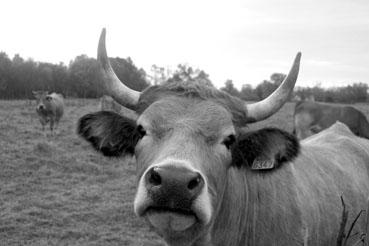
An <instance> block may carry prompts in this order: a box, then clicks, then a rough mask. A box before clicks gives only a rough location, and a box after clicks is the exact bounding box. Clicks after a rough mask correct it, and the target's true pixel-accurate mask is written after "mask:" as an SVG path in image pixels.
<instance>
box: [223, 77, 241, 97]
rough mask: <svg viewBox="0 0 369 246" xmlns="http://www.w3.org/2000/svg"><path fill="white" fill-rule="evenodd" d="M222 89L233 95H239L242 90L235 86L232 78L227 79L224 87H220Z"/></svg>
mask: <svg viewBox="0 0 369 246" xmlns="http://www.w3.org/2000/svg"><path fill="white" fill-rule="evenodd" d="M220 89H221V90H222V91H225V92H227V93H228V94H230V95H232V96H236V97H239V96H240V92H239V91H238V90H237V89H236V88H235V87H234V85H233V81H232V80H231V79H227V80H226V82H225V83H224V87H222V88H220Z"/></svg>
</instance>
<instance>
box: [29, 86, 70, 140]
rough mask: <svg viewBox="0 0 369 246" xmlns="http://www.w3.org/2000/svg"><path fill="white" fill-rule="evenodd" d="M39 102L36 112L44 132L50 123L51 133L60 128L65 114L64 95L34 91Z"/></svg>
mask: <svg viewBox="0 0 369 246" xmlns="http://www.w3.org/2000/svg"><path fill="white" fill-rule="evenodd" d="M32 93H33V95H34V97H35V98H36V100H37V106H36V112H37V115H38V117H39V119H40V122H41V125H42V131H45V126H46V125H47V123H50V131H51V133H52V134H53V131H54V130H55V129H56V128H57V127H58V125H59V121H60V119H61V117H62V116H63V114H64V99H63V95H61V94H58V93H55V92H53V93H50V94H49V93H48V92H47V91H32Z"/></svg>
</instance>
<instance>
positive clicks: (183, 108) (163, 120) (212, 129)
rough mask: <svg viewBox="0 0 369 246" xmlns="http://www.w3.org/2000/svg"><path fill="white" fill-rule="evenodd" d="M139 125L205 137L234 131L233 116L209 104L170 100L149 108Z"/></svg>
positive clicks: (143, 114) (195, 101)
mask: <svg viewBox="0 0 369 246" xmlns="http://www.w3.org/2000/svg"><path fill="white" fill-rule="evenodd" d="M137 122H138V124H142V125H143V126H150V127H151V128H154V129H159V128H163V130H165V128H170V129H173V128H176V127H178V128H181V127H188V128H192V129H193V130H194V131H196V132H197V131H201V132H202V133H203V134H205V135H218V134H220V133H223V132H232V131H234V128H233V124H232V115H231V113H230V112H228V111H227V110H226V109H225V108H224V107H223V106H221V105H220V104H218V103H216V102H213V101H211V100H201V99H194V98H181V97H169V98H165V99H161V100H159V101H156V102H154V103H153V104H151V105H150V106H149V107H148V108H147V109H146V110H145V111H144V112H143V113H142V114H141V116H140V117H139V119H138V121H137Z"/></svg>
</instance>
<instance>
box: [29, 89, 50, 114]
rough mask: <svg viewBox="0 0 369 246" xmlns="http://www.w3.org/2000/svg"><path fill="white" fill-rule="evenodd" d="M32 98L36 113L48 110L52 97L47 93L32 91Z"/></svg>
mask: <svg viewBox="0 0 369 246" xmlns="http://www.w3.org/2000/svg"><path fill="white" fill-rule="evenodd" d="M32 93H33V95H34V97H35V98H36V105H37V106H36V110H37V111H38V112H46V111H48V110H49V109H50V106H51V101H52V100H53V99H52V97H51V96H50V95H49V93H48V92H47V91H33V92H32Z"/></svg>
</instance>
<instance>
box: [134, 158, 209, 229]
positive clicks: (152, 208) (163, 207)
mask: <svg viewBox="0 0 369 246" xmlns="http://www.w3.org/2000/svg"><path fill="white" fill-rule="evenodd" d="M140 185H141V187H139V189H140V188H141V189H144V192H143V193H144V194H143V196H144V199H141V202H140V201H137V200H140V198H138V196H139V195H137V196H136V201H135V206H136V208H135V209H136V213H138V215H140V216H145V217H146V218H147V219H148V221H149V222H150V224H151V225H152V226H154V227H155V228H157V229H159V230H160V231H162V232H164V231H177V232H181V231H185V230H187V229H189V228H191V227H193V226H194V225H195V224H206V223H208V221H209V217H210V210H211V209H210V199H209V197H208V195H209V194H208V193H207V189H206V182H205V179H204V177H203V175H201V173H200V172H198V171H195V170H192V169H190V168H188V167H185V166H181V165H157V166H152V167H151V168H149V169H148V170H147V171H146V172H145V173H144V175H143V177H142V178H141V182H140V184H139V186H140ZM138 193H140V192H138ZM206 208H208V209H206Z"/></svg>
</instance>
